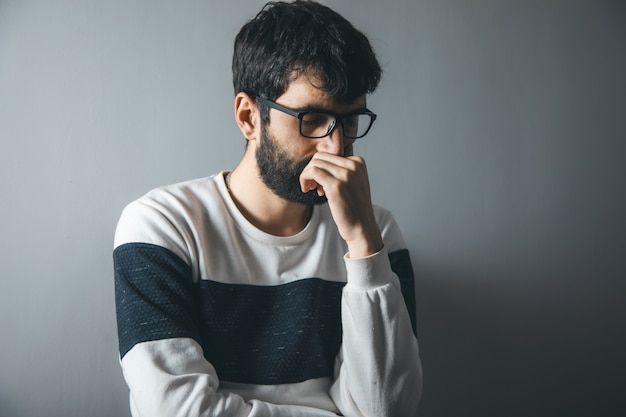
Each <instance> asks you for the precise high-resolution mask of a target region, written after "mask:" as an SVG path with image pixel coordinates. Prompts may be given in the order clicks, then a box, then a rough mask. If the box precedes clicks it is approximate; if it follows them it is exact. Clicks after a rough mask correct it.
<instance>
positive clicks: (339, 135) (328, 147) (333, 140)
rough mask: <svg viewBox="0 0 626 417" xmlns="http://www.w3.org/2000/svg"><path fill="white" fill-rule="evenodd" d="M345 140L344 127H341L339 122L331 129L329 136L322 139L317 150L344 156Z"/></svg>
mask: <svg viewBox="0 0 626 417" xmlns="http://www.w3.org/2000/svg"><path fill="white" fill-rule="evenodd" d="M344 141H345V138H344V137H343V129H342V128H341V124H340V123H337V124H335V126H333V129H332V130H331V131H330V133H329V134H328V136H325V137H323V138H322V139H320V142H319V144H318V147H317V150H318V151H321V152H326V153H330V154H333V155H338V156H343V152H344Z"/></svg>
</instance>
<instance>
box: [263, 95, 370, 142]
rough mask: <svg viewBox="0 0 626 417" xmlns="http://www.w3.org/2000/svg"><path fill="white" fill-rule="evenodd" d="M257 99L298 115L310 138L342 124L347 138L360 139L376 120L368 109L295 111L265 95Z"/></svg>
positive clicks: (277, 108) (304, 133)
mask: <svg viewBox="0 0 626 417" xmlns="http://www.w3.org/2000/svg"><path fill="white" fill-rule="evenodd" d="M256 100H259V101H261V102H262V103H265V104H267V105H268V106H269V107H271V108H273V109H276V110H279V111H281V112H283V113H286V114H288V115H290V116H293V117H296V118H297V119H298V120H299V121H300V128H299V129H300V134H301V135H302V136H304V137H305V138H309V139H320V138H323V137H326V136H328V135H330V134H331V133H333V130H335V128H336V127H337V125H341V128H342V130H343V135H344V136H345V137H346V138H349V139H359V138H362V137H363V136H365V135H367V132H369V130H370V128H371V127H372V124H373V123H374V120H376V114H375V113H372V112H371V111H369V110H368V109H365V110H359V111H358V112H355V113H349V114H344V115H338V114H335V113H331V112H326V111H321V110H315V111H295V110H292V109H289V108H287V107H284V106H281V105H280V104H278V103H275V102H273V101H271V100H268V99H266V98H263V97H256Z"/></svg>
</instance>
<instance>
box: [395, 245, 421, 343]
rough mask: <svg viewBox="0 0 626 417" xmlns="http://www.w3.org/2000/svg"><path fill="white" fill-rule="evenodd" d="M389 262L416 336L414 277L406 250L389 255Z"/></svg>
mask: <svg viewBox="0 0 626 417" xmlns="http://www.w3.org/2000/svg"><path fill="white" fill-rule="evenodd" d="M389 261H390V262H391V270H392V271H393V272H394V273H395V274H396V275H397V276H398V278H399V279H400V289H401V291H402V297H403V298H404V303H405V304H406V308H407V310H408V312H409V318H410V319H411V327H412V328H413V334H415V335H417V324H416V317H415V316H416V314H417V311H416V304H415V277H414V275H413V266H412V265H411V257H410V256H409V251H408V249H401V250H398V251H395V252H392V253H390V254H389Z"/></svg>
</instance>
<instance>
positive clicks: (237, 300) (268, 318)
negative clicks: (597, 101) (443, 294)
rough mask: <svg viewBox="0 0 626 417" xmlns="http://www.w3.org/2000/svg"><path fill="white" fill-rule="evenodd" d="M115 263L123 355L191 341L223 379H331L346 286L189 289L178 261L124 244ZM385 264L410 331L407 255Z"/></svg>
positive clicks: (316, 282)
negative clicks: (395, 280) (140, 346)
mask: <svg viewBox="0 0 626 417" xmlns="http://www.w3.org/2000/svg"><path fill="white" fill-rule="evenodd" d="M113 258H114V264H115V296H116V306H117V321H118V336H119V349H120V355H121V356H122V357H124V355H126V353H127V352H128V351H129V350H130V349H131V348H132V347H133V346H134V345H135V344H137V343H141V342H146V341H153V340H160V339H169V338H175V337H189V338H192V339H194V340H196V341H197V342H198V343H199V344H201V345H202V347H203V350H204V356H205V357H206V359H207V360H208V361H209V362H211V364H213V366H214V367H215V368H216V370H217V373H218V377H219V378H220V379H222V380H226V381H231V382H240V383H250V384H263V385H272V384H285V383H294V382H301V381H305V380H307V379H311V378H319V377H331V376H332V374H333V368H334V360H335V356H336V355H337V353H338V350H339V347H340V344H341V316H340V315H341V292H342V289H343V286H344V283H340V282H331V281H325V280H322V279H318V278H309V279H302V280H298V281H294V282H290V283H287V284H283V285H277V286H253V285H233V284H223V283H219V282H215V281H206V280H201V281H200V282H199V283H197V284H194V283H193V282H192V279H191V270H190V268H189V266H188V265H187V264H186V263H185V262H184V261H183V260H181V259H180V258H179V257H177V256H176V255H175V254H174V253H172V252H171V251H169V250H167V249H165V248H162V247H160V246H156V245H150V244H145V243H129V244H126V245H122V246H120V247H118V248H117V249H116V250H115V251H114V254H113ZM390 260H391V264H392V268H393V270H394V272H395V273H396V274H397V275H398V276H399V277H400V282H401V286H402V292H403V296H404V299H405V302H406V304H407V307H408V310H409V314H410V316H411V322H412V323H413V327H414V329H415V297H414V292H413V289H414V282H413V271H412V268H411V262H410V259H409V256H408V251H406V250H402V251H398V252H394V253H392V254H390ZM414 331H415V330H414Z"/></svg>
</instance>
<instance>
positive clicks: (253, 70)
mask: <svg viewBox="0 0 626 417" xmlns="http://www.w3.org/2000/svg"><path fill="white" fill-rule="evenodd" d="M232 70H233V85H234V88H235V94H237V93H239V92H245V93H247V94H248V95H250V96H252V97H257V96H261V97H264V98H267V99H270V100H275V99H276V98H277V97H279V96H280V95H282V94H283V93H284V92H285V90H286V89H287V87H288V86H289V83H290V82H291V81H293V80H294V79H295V78H297V77H298V76H299V75H300V74H302V73H303V72H307V73H309V74H311V75H313V76H315V77H316V78H319V80H320V81H321V82H322V85H320V86H319V87H320V88H321V89H322V90H323V91H325V92H326V93H328V94H329V95H330V96H332V97H334V98H335V99H337V100H338V101H341V102H350V101H352V100H354V99H356V98H357V97H360V96H362V95H365V94H369V93H372V92H373V91H374V90H375V89H376V87H377V86H378V83H379V81H380V78H381V74H382V69H381V67H380V64H379V62H378V59H377V58H376V54H375V53H374V51H373V49H372V46H371V45H370V42H369V40H368V39H367V37H366V36H365V35H364V34H363V33H362V32H361V31H359V30H357V29H356V28H355V27H354V26H353V25H352V24H351V23H350V22H348V21H347V20H346V19H345V18H343V17H342V16H341V15H339V14H338V13H337V12H335V11H334V10H332V9H330V8H328V7H326V6H323V5H321V4H319V3H317V2H314V1H303V0H297V1H294V2H290V3H288V2H269V3H267V4H266V5H265V6H264V7H263V8H262V9H261V11H260V12H259V13H258V14H257V15H256V17H254V18H253V19H252V20H250V21H249V22H247V23H246V24H245V25H244V26H243V27H242V28H241V31H240V32H239V34H238V35H237V37H236V38H235V47H234V53H233V63H232ZM264 110H265V111H264ZM261 113H262V115H263V118H264V119H266V118H267V113H268V111H267V109H261ZM264 113H265V114H264Z"/></svg>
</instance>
